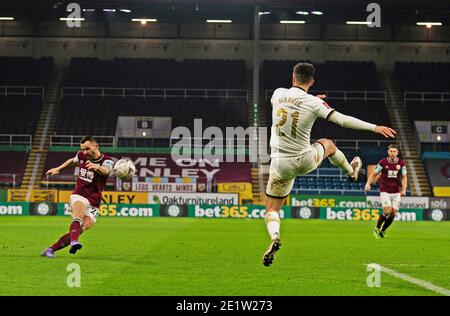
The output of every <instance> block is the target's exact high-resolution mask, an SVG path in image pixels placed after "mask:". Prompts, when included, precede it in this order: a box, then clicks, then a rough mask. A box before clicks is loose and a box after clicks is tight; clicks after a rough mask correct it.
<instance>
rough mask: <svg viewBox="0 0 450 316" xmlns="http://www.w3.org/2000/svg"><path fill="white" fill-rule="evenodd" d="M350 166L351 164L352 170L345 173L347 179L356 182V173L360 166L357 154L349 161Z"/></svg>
mask: <svg viewBox="0 0 450 316" xmlns="http://www.w3.org/2000/svg"><path fill="white" fill-rule="evenodd" d="M350 166H352V168H353V172H352V173H350V174H348V175H347V177H348V181H350V182H356V181H357V180H358V175H359V172H360V171H361V167H362V160H361V158H359V157H358V156H356V157H354V158H353V160H352V162H350Z"/></svg>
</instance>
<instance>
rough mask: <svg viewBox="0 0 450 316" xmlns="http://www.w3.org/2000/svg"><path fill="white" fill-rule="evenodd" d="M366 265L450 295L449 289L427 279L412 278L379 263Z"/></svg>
mask: <svg viewBox="0 0 450 316" xmlns="http://www.w3.org/2000/svg"><path fill="white" fill-rule="evenodd" d="M367 266H369V267H372V268H376V267H379V269H380V271H383V272H384V273H386V274H389V275H392V276H393V277H396V278H398V279H402V280H404V281H406V282H409V283H413V284H415V285H418V286H420V287H422V288H424V289H427V290H430V291H433V292H436V293H438V294H441V295H445V296H450V290H449V289H446V288H443V287H439V286H437V285H434V284H433V283H431V282H427V281H424V280H420V279H416V278H413V277H411V276H409V275H407V274H404V273H400V272H397V271H395V270H392V269H389V268H386V267H383V266H382V265H380V264H378V263H370V264H368V265H367Z"/></svg>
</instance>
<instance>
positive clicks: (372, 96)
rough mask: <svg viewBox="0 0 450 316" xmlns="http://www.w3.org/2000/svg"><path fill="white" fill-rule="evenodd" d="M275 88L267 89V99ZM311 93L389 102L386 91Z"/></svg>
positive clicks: (336, 97)
mask: <svg viewBox="0 0 450 316" xmlns="http://www.w3.org/2000/svg"><path fill="white" fill-rule="evenodd" d="M274 91H275V90H266V91H265V96H266V100H267V99H269V98H270V97H271V96H272V94H273V92H274ZM308 93H309V94H312V95H318V94H325V95H326V96H327V99H329V100H344V101H347V100H364V101H369V100H379V101H384V102H387V94H386V91H351V90H311V91H308Z"/></svg>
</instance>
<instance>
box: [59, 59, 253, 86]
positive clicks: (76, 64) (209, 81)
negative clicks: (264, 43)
mask: <svg viewBox="0 0 450 316" xmlns="http://www.w3.org/2000/svg"><path fill="white" fill-rule="evenodd" d="M86 73H89V76H86V75H85V74H86ZM246 77H247V75H246V66H245V61H244V60H196V59H185V60H183V61H176V60H174V59H133V58H115V59H113V60H99V59H97V58H73V59H72V60H71V63H70V72H69V78H68V81H67V82H66V83H65V85H66V86H72V87H121V88H182V89H190V88H201V89H238V88H241V89H242V88H246Z"/></svg>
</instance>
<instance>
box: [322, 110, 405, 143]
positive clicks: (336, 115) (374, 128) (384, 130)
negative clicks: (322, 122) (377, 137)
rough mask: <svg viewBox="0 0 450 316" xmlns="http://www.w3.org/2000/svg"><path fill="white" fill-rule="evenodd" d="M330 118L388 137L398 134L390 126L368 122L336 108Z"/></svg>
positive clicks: (342, 124)
mask: <svg viewBox="0 0 450 316" xmlns="http://www.w3.org/2000/svg"><path fill="white" fill-rule="evenodd" d="M328 120H329V121H331V122H333V123H336V124H338V125H340V126H342V127H345V128H351V129H357V130H363V131H370V132H374V133H377V134H381V135H383V136H384V137H386V138H394V137H395V134H397V132H396V131H395V130H394V129H392V128H390V127H386V126H378V125H375V124H372V123H368V122H365V121H363V120H360V119H357V118H355V117H353V116H349V115H344V114H342V113H340V112H338V111H336V110H335V111H333V112H332V113H331V114H330V116H329V117H328Z"/></svg>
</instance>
